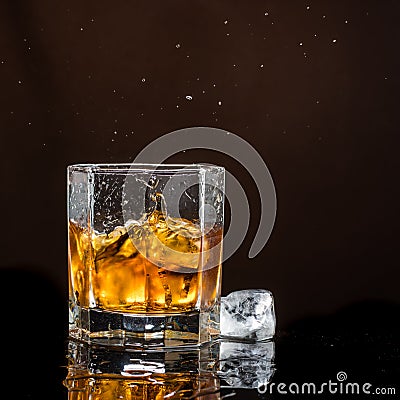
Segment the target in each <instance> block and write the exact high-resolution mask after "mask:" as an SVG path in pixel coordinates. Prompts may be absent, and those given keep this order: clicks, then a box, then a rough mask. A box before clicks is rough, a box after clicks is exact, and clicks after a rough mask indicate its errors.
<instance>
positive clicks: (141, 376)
mask: <svg viewBox="0 0 400 400" xmlns="http://www.w3.org/2000/svg"><path fill="white" fill-rule="evenodd" d="M62 306H63V304H60V307H58V304H55V305H54V307H53V310H52V311H53V312H52V313H48V314H46V310H45V309H43V310H41V313H39V314H38V313H33V312H27V311H25V312H22V313H15V310H12V309H5V310H4V311H3V318H2V324H3V325H2V327H3V329H2V330H1V343H2V351H1V356H2V363H1V364H0V365H1V377H2V381H3V382H4V384H6V386H7V388H8V389H7V392H10V393H12V395H13V396H12V397H10V398H15V399H48V398H49V399H64V400H67V399H68V396H69V399H80V400H83V399H89V398H90V399H100V398H103V397H94V396H95V395H99V393H100V392H104V393H107V390H105V389H108V391H109V393H112V395H109V397H104V399H108V398H122V399H124V398H128V399H136V398H140V399H141V398H143V399H145V398H146V399H151V398H154V399H159V398H167V399H171V398H196V396H198V395H199V394H200V395H201V396H200V397H197V398H203V399H222V398H226V396H232V397H233V398H235V399H264V398H265V399H267V398H268V399H269V398H282V396H294V395H297V396H299V394H290V393H287V394H285V393H279V392H278V390H277V387H278V386H279V384H283V385H285V386H282V385H281V386H280V388H281V391H282V392H284V391H285V390H286V391H288V390H289V389H288V388H289V386H290V385H291V386H290V387H291V389H292V390H293V391H295V390H296V387H299V388H301V386H302V385H303V384H304V383H312V384H314V385H315V386H316V388H317V390H318V389H320V387H321V385H322V384H324V383H325V386H324V387H323V388H324V392H323V393H322V394H318V393H317V394H315V395H312V396H313V398H327V397H328V398H329V397H339V398H347V397H349V398H357V397H355V395H354V394H349V395H348V396H346V395H345V394H344V393H342V394H338V393H335V394H332V393H330V392H328V391H327V390H328V387H327V383H329V381H331V382H332V383H336V384H337V385H336V389H340V385H339V384H340V382H342V386H343V388H344V384H346V383H357V384H358V385H359V388H360V390H361V389H362V385H364V384H366V383H368V384H370V385H371V386H370V387H369V390H370V391H371V392H373V391H376V390H381V392H382V391H385V390H386V392H387V393H389V392H388V391H389V389H393V390H395V391H396V395H394V394H386V396H387V398H397V397H398V395H399V393H400V327H399V321H400V318H399V316H400V313H399V307H398V306H397V305H393V304H387V303H379V302H365V303H363V304H358V305H353V306H349V307H347V308H345V309H343V310H342V311H339V312H337V313H336V314H333V315H329V316H325V317H315V318H309V319H304V320H302V321H299V322H298V323H296V324H293V325H292V326H290V327H289V328H287V329H285V330H282V329H281V330H279V329H278V332H277V335H276V337H275V338H274V341H273V342H266V343H258V344H254V345H251V344H240V343H239V344H238V343H216V344H214V345H212V346H206V347H204V348H203V349H202V350H198V351H179V352H167V353H153V354H147V355H145V354H140V352H139V353H136V354H133V353H132V352H126V351H123V350H122V349H120V350H112V351H111V350H107V349H104V348H88V347H87V346H84V345H80V344H78V343H71V342H69V341H68V339H67V337H66V332H67V324H66V321H65V318H64V315H63V314H61V313H58V312H57V310H58V309H60V310H63V308H62ZM278 322H279V314H278ZM278 325H279V324H278ZM11 326H12V327H13V329H11V328H10V327H11ZM68 365H69V371H68V368H67V367H68ZM339 373H342V374H340V375H339ZM338 379H342V380H341V381H339V380H338ZM272 384H274V385H272ZM271 385H272V386H271ZM296 385H297V386H296ZM68 387H69V390H70V391H69V393H68ZM240 387H242V388H240ZM243 387H246V389H244V388H243ZM85 390H86V392H85ZM96 391H97V392H96ZM98 392H99V393H98ZM260 392H261V393H260ZM115 393H117V394H118V395H116V394H115ZM143 393H145V394H143ZM89 394H90V395H91V397H88V395H89ZM100 394H101V393H100ZM168 394H170V396H169V397H167V396H168ZM85 396H86V397H85ZM104 396H106V395H104ZM110 396H111V397H110ZM121 396H122V397H121ZM123 396H125V397H123ZM135 396H136V397H135ZM146 396H147V397H146ZM157 396H158V397H157ZM179 396H181V397H179ZM365 396H366V395H364V397H363V396H361V394H360V395H359V396H358V398H365ZM1 398H7V397H3V396H1ZM300 398H307V395H306V394H303V395H302V396H301V397H300Z"/></svg>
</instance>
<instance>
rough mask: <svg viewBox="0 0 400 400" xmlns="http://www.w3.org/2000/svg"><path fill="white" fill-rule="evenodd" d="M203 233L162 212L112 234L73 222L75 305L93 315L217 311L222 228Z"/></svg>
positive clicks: (71, 256)
mask: <svg viewBox="0 0 400 400" xmlns="http://www.w3.org/2000/svg"><path fill="white" fill-rule="evenodd" d="M201 232H202V231H201V230H200V228H199V227H198V226H197V225H196V224H195V223H194V222H191V221H189V220H186V219H183V218H169V217H167V216H166V215H165V214H164V213H163V212H162V211H159V210H155V211H153V212H152V213H151V214H150V215H148V216H146V218H143V220H142V221H129V222H128V223H127V224H126V225H125V226H120V227H117V228H115V229H114V230H113V231H112V232H110V233H108V234H106V233H99V232H91V233H90V232H88V231H87V230H85V229H83V228H81V227H80V226H79V225H78V224H76V223H75V222H74V221H70V224H69V262H70V266H69V271H70V276H69V279H70V299H72V300H70V302H71V303H73V304H74V307H75V308H76V307H78V308H79V309H82V310H84V311H85V310H86V311H87V310H89V312H90V311H92V314H93V313H94V310H97V312H98V311H106V312H116V313H123V314H124V315H126V314H127V313H131V314H145V315H150V314H151V315H157V314H158V315H171V314H182V313H190V312H195V311H196V310H197V311H199V310H202V311H207V310H212V309H214V308H215V307H216V306H217V304H216V299H217V298H218V296H219V293H220V281H221V251H220V248H221V246H220V245H221V243H220V242H221V237H222V229H215V228H214V229H210V230H209V231H208V232H207V233H206V234H204V235H202V234H201ZM80 318H81V317H80ZM89 319H90V317H89ZM132 323H133V324H137V322H135V321H133V322H132ZM172 324H175V325H177V323H176V322H172ZM179 324H180V322H178V325H179ZM100 325H101V324H100ZM125 325H126V324H125ZM147 325H148V326H152V323H150V324H147ZM153 325H154V324H153ZM164 325H165V324H164ZM92 326H97V327H99V323H98V322H92ZM106 328H107V327H106ZM106 328H105V327H101V328H98V329H99V330H100V331H102V332H103V331H105V330H108V328H107V329H106ZM116 328H117V330H118V332H121V329H122V328H121V327H116ZM88 329H89V330H91V328H90V327H89V328H88Z"/></svg>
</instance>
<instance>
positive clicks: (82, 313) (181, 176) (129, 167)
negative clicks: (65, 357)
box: [68, 164, 224, 347]
mask: <svg viewBox="0 0 400 400" xmlns="http://www.w3.org/2000/svg"><path fill="white" fill-rule="evenodd" d="M223 210H224V168H223V167H219V166H214V165H207V164H193V165H172V164H164V165H139V164H96V165H93V164H80V165H72V166H69V167H68V226H69V252H68V255H69V257H68V261H69V268H68V272H69V333H70V336H71V337H73V338H76V339H81V340H84V341H86V342H94V343H100V344H106V345H116V346H121V345H122V346H139V347H143V346H144V347H149V346H150V347H151V346H162V347H169V346H179V345H196V344H201V343H204V342H207V341H209V340H211V339H212V338H213V337H216V336H218V334H219V302H220V291H221V257H222V235H223V218H224V214H223Z"/></svg>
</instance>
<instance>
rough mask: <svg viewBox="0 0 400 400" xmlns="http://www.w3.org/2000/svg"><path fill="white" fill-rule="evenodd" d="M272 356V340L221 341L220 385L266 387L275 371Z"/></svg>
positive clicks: (246, 387) (245, 387)
mask: <svg viewBox="0 0 400 400" xmlns="http://www.w3.org/2000/svg"><path fill="white" fill-rule="evenodd" d="M274 357H275V344H274V342H268V341H267V342H256V343H243V342H242V343H240V342H229V341H223V342H221V343H220V362H219V369H218V375H219V377H220V379H221V387H230V388H241V389H261V388H263V387H266V386H267V384H268V383H269V381H270V380H271V377H272V375H273V373H274V371H275V368H274Z"/></svg>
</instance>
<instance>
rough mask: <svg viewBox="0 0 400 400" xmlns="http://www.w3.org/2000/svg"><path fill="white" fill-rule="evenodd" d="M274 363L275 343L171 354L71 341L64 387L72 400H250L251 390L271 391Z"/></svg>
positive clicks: (218, 345) (215, 344) (222, 344)
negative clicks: (233, 399)
mask: <svg viewBox="0 0 400 400" xmlns="http://www.w3.org/2000/svg"><path fill="white" fill-rule="evenodd" d="M274 358H275V346H274V342H272V341H264V342H255V343H249V342H238V341H226V340H224V341H221V340H218V341H212V342H209V343H207V344H205V345H203V346H199V347H191V348H184V347H180V348H179V349H174V350H171V349H170V350H169V351H154V350H152V351H149V350H141V351H139V350H132V349H117V348H115V347H105V346H97V345H88V344H86V343H79V342H76V341H70V342H69V343H68V374H67V377H66V379H65V380H64V386H65V387H66V388H67V389H68V396H69V397H68V399H69V400H86V399H87V400H89V399H90V400H109V399H129V400H133V399H135V400H137V399H140V400H142V399H143V400H144V399H164V398H166V399H182V398H196V399H203V400H218V399H220V398H221V396H222V398H224V394H229V393H232V390H234V391H235V392H239V394H240V398H247V396H245V394H246V393H248V391H249V390H250V389H252V390H254V391H256V390H257V389H258V391H259V392H260V393H265V392H266V390H267V386H268V384H269V382H270V381H271V378H272V376H273V374H274V371H275V367H274ZM245 391H246V392H245ZM242 393H243V396H241V394H242ZM250 397H251V398H253V397H254V396H250Z"/></svg>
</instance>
